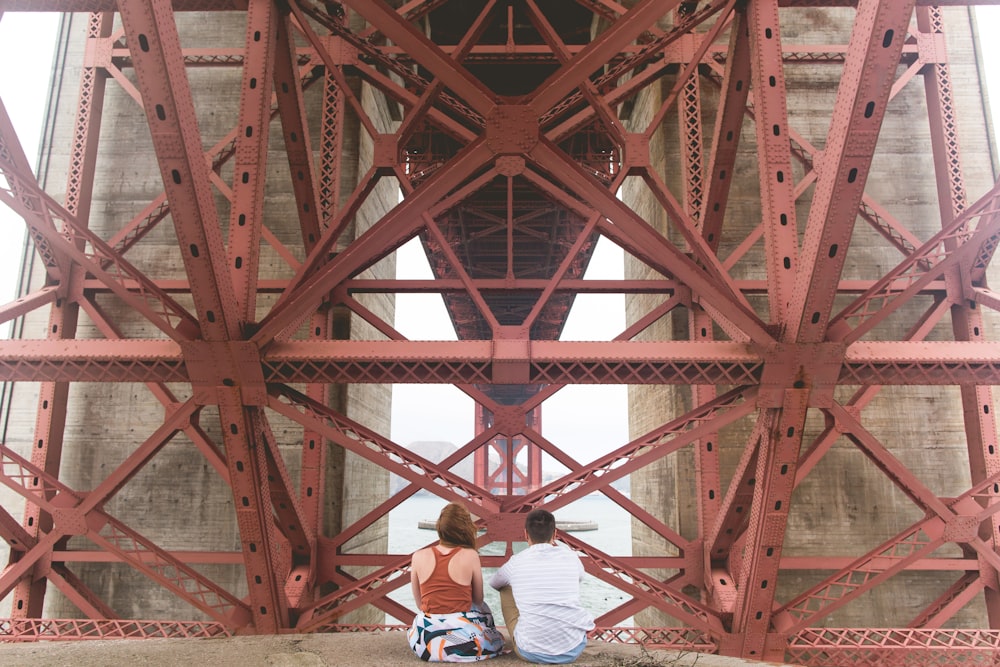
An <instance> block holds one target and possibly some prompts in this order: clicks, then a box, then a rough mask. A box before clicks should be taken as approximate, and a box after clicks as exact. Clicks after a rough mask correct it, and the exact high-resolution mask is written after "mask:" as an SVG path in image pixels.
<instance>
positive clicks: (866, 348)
mask: <svg viewBox="0 0 1000 667" xmlns="http://www.w3.org/2000/svg"><path fill="white" fill-rule="evenodd" d="M217 345H218V346H219V350H218V351H219V353H220V354H221V353H223V352H224V351H225V350H223V349H222V348H225V346H226V345H228V343H218V344H217ZM240 345H243V346H245V345H246V344H245V343H241V344H240ZM800 347H801V349H799V348H795V347H794V346H781V347H779V348H775V349H774V350H771V351H764V352H760V351H755V350H754V349H752V348H751V346H750V345H746V344H742V343H732V342H724V341H703V342H702V341H697V342H691V341H670V343H669V345H667V344H664V343H663V342H630V341H626V342H621V341H612V342H573V341H527V340H507V341H504V340H497V341H445V342H437V341H293V342H280V343H275V344H273V345H271V346H270V347H268V348H267V349H266V350H265V351H264V352H263V353H262V355H261V366H262V370H263V377H264V381H265V382H268V383H297V382H324V383H326V382H357V383H384V382H392V383H405V384H421V383H424V384H470V383H471V384H706V385H756V384H759V383H760V381H761V377H762V373H763V370H764V367H765V365H768V364H770V366H769V367H770V368H772V369H773V368H776V367H777V368H779V369H780V368H787V370H788V372H787V374H785V373H782V372H780V371H779V372H777V373H775V374H773V375H772V374H770V372H769V374H768V376H767V380H766V381H767V382H768V384H769V385H773V384H774V382H775V381H776V380H775V378H777V381H778V382H780V381H781V378H782V377H785V375H787V377H788V378H789V381H790V382H791V381H792V380H793V379H794V378H795V377H796V373H797V372H798V371H799V369H800V366H802V365H808V360H809V359H810V358H820V357H823V356H824V354H825V355H826V356H825V359H826V361H825V362H824V363H826V364H827V365H829V364H830V363H831V359H833V360H834V361H833V363H836V358H837V357H836V355H837V354H839V352H838V349H837V348H836V346H824V347H823V348H822V350H820V349H818V348H816V347H815V346H813V347H809V346H800ZM202 352H204V351H202ZM238 352H240V350H235V351H234V353H238ZM831 354H832V355H834V356H832V357H831V356H830V355H831ZM190 380H191V378H190V375H189V372H188V370H187V367H186V365H185V359H184V355H183V353H182V351H181V346H180V345H177V344H176V343H174V342H172V341H153V340H74V341H43V340H4V341H0V381H17V382H41V381H48V382H150V381H157V382H189V381H190ZM839 382H841V383H843V384H858V385H962V384H966V385H972V384H981V385H993V384H1000V346H997V345H996V344H995V343H992V342H983V343H976V342H884V343H883V342H858V343H854V344H852V345H850V346H848V347H847V348H846V350H844V351H843V361H842V363H841V370H840V374H839Z"/></svg>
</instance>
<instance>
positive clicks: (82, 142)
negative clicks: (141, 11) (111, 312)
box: [12, 13, 114, 618]
mask: <svg viewBox="0 0 1000 667" xmlns="http://www.w3.org/2000/svg"><path fill="white" fill-rule="evenodd" d="M113 18H114V17H113V15H112V14H104V13H94V14H91V15H90V17H89V22H88V26H87V43H86V47H85V49H86V58H87V60H86V62H85V63H84V66H83V68H82V70H81V73H80V95H79V98H78V101H77V113H76V123H75V127H74V134H73V145H72V153H71V156H70V173H69V178H68V182H67V187H66V199H65V206H66V210H67V211H69V212H70V213H72V214H73V215H76V216H77V218H78V219H79V220H87V219H88V218H89V216H90V204H91V201H92V196H93V187H94V178H95V164H96V162H97V148H98V144H99V141H98V138H99V136H100V127H101V113H102V110H103V106H104V91H105V88H106V83H107V78H108V76H107V73H106V71H105V70H104V69H103V67H102V66H101V65H102V64H104V62H105V58H106V57H109V56H110V51H109V47H110V43H109V39H108V38H109V37H110V35H111V30H112V26H113V23H114V20H113ZM102 56H104V57H102ZM77 245H78V247H82V245H83V241H82V239H80V240H78V241H77ZM67 278H68V281H67V284H65V285H61V286H60V297H59V298H57V299H56V301H55V303H54V304H53V305H52V309H51V311H50V313H49V324H48V328H47V331H48V339H49V340H72V339H73V338H75V337H76V325H77V321H78V318H79V304H78V303H77V301H76V298H77V296H78V294H75V293H74V292H76V291H77V290H78V289H79V284H80V281H81V280H82V279H83V274H82V272H81V271H80V269H79V268H74V269H73V270H72V271H71V272H70V275H69V276H67ZM68 392H69V384H68V383H65V382H45V383H42V385H41V388H40V390H39V397H38V411H37V413H36V418H35V437H34V440H33V442H34V443H35V445H34V446H33V447H32V450H31V462H32V464H33V465H36V466H38V467H39V468H40V469H42V470H44V471H45V472H46V473H48V474H50V475H53V476H58V474H59V468H60V464H61V463H62V447H63V429H64V428H65V425H66V407H67V406H66V401H67V398H68ZM34 484H35V486H36V487H37V486H39V483H38V482H37V481H35V483H34ZM24 527H25V530H27V531H28V534H29V535H30V536H31V537H32V538H35V539H37V538H38V537H39V535H42V534H44V533H47V532H48V531H49V530H51V529H52V517H51V516H49V515H48V514H45V513H42V512H41V510H40V508H39V507H38V506H37V505H34V504H32V503H27V504H26V507H25V516H24ZM41 574H43V573H42V572H39V571H37V568H36V572H35V575H34V576H31V577H26V578H25V579H23V580H22V581H21V582H19V583H18V585H17V588H16V589H15V591H14V597H13V601H12V604H13V611H12V615H13V616H14V617H15V618H39V617H41V615H42V608H43V605H44V601H45V587H46V579H45V577H43V576H39V575H41Z"/></svg>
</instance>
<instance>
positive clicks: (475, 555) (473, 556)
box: [460, 547, 479, 562]
mask: <svg viewBox="0 0 1000 667" xmlns="http://www.w3.org/2000/svg"><path fill="white" fill-rule="evenodd" d="M460 553H461V555H462V558H465V559H466V560H474V561H476V562H479V552H478V551H476V550H475V549H472V548H469V547H462V551H461V552H460Z"/></svg>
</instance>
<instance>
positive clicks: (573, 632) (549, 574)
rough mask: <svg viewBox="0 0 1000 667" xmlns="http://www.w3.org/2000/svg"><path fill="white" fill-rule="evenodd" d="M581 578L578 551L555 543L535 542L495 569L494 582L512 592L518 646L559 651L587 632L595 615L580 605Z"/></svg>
mask: <svg viewBox="0 0 1000 667" xmlns="http://www.w3.org/2000/svg"><path fill="white" fill-rule="evenodd" d="M581 579H583V564H582V563H581V562H580V558H579V556H577V555H576V554H575V553H573V552H572V551H570V550H569V549H567V548H566V547H561V546H555V545H552V544H533V545H531V546H530V547H528V548H527V549H525V550H524V551H522V552H521V553H519V554H515V555H514V556H513V557H511V559H510V560H509V561H507V562H506V563H505V564H504V566H503V567H501V568H500V569H499V570H497V572H496V574H494V575H493V576H492V577H491V578H490V586H492V587H493V588H497V589H500V588H503V587H504V586H510V587H511V591H512V592H513V593H514V602H515V603H516V604H517V610H518V620H517V627H516V629H515V631H514V632H515V637H514V642H515V643H516V644H517V648H518V650H522V651H529V652H531V653H544V654H547V655H559V654H561V653H566V652H567V651H570V650H572V649H573V648H575V647H576V646H578V645H579V644H580V642H582V641H583V640H584V639H585V638H586V636H587V632H588V631H589V630H592V629H593V627H594V619H593V617H592V616H591V615H590V613H589V612H588V611H587V610H586V609H584V608H583V607H582V606H581V605H580V580H581Z"/></svg>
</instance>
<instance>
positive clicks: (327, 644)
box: [0, 632, 776, 667]
mask: <svg viewBox="0 0 1000 667" xmlns="http://www.w3.org/2000/svg"><path fill="white" fill-rule="evenodd" d="M641 657H643V654H642V651H641V649H640V648H639V647H638V646H635V645H630V644H603V643H595V642H591V644H590V645H589V646H587V650H586V651H584V653H583V655H582V656H580V659H579V660H577V661H576V663H574V664H576V665H579V666H580V667H693V666H695V665H697V667H750V666H752V665H764V664H769V665H772V666H773V665H775V664H776V663H761V662H750V661H748V660H741V659H738V658H723V657H720V656H715V655H702V654H697V653H686V654H685V653H676V652H672V651H650V652H649V654H648V659H646V660H644V661H639V660H638V659H639V658H641ZM0 664H3V665H4V666H5V667H29V666H30V667H40V666H47V665H53V666H54V665H73V666H74V667H105V666H106V665H178V666H183V667H256V666H258V665H260V666H262V667H263V666H265V665H266V666H267V667H329V666H337V667H339V666H343V667H383V666H386V667H388V666H392V667H395V666H396V665H400V666H404V667H405V666H409V667H418V665H422V664H426V663H422V662H421V661H420V660H418V659H417V658H416V657H414V655H413V653H411V652H410V649H409V647H408V646H407V645H406V636H405V635H404V634H403V633H402V632H379V633H351V634H347V633H345V634H318V635H278V636H271V637H257V636H254V637H233V638H227V639H145V640H115V641H106V640H94V641H78V642H37V643H30V644H0ZM484 664H487V665H497V666H498V667H500V666H503V665H527V664H528V663H526V662H523V661H521V660H519V659H518V658H517V657H516V656H514V655H513V654H508V655H504V656H501V657H499V658H495V659H493V660H487V661H486V662H485V663H484Z"/></svg>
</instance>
